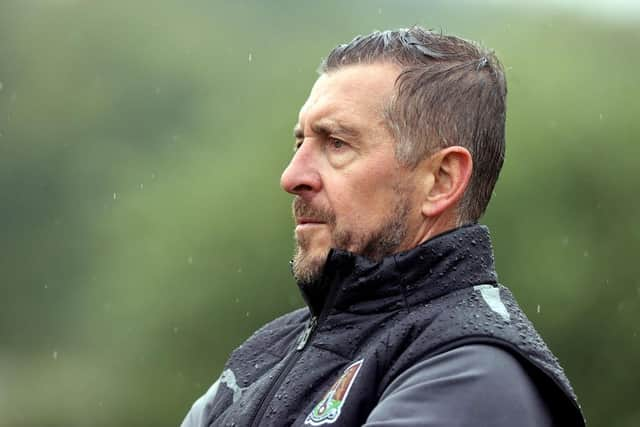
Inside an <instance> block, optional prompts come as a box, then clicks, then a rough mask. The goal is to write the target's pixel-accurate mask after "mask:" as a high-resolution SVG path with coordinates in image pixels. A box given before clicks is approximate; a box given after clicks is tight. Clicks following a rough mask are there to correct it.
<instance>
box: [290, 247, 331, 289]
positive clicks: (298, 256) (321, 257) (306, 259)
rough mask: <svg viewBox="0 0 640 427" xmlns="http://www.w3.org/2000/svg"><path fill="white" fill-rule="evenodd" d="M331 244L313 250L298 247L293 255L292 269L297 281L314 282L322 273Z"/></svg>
mask: <svg viewBox="0 0 640 427" xmlns="http://www.w3.org/2000/svg"><path fill="white" fill-rule="evenodd" d="M329 249H330V248H329V246H326V247H323V248H315V249H313V250H308V249H302V248H300V246H298V247H297V248H296V253H295V255H294V257H293V265H292V271H293V276H294V278H295V279H296V281H298V282H300V283H313V282H315V281H317V280H318V279H319V278H320V276H321V275H322V270H323V269H324V265H325V263H326V262H327V256H328V255H329Z"/></svg>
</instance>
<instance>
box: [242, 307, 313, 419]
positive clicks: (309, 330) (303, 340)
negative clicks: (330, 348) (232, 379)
mask: <svg viewBox="0 0 640 427" xmlns="http://www.w3.org/2000/svg"><path fill="white" fill-rule="evenodd" d="M317 325H318V318H317V317H315V316H312V317H311V318H310V319H309V320H308V321H307V325H306V326H305V328H304V330H303V331H302V334H301V335H300V338H298V344H297V345H296V349H295V351H294V352H292V353H291V355H290V356H289V360H287V364H286V365H285V367H284V369H282V371H281V372H280V374H278V378H277V379H276V382H275V383H274V384H273V385H272V386H271V389H270V390H269V392H268V393H267V394H266V395H264V397H263V398H262V399H261V400H260V404H259V405H258V412H257V413H256V416H255V418H254V419H253V422H252V423H251V426H252V427H254V426H258V425H259V422H260V420H262V417H263V415H264V413H265V411H266V410H267V406H269V402H271V399H273V395H274V394H275V393H276V392H277V391H278V389H279V388H280V385H281V384H282V381H284V379H285V378H286V377H287V374H288V373H289V371H291V369H292V368H293V366H294V365H295V364H296V362H297V361H298V359H300V356H301V355H302V350H304V348H305V347H306V345H307V343H308V342H309V339H310V338H311V335H312V334H313V333H314V332H315V330H316V326H317Z"/></svg>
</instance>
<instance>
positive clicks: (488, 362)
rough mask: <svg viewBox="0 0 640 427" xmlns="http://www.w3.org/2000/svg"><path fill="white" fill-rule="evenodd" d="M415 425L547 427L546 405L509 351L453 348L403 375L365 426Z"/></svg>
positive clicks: (488, 347) (484, 346)
mask: <svg viewBox="0 0 640 427" xmlns="http://www.w3.org/2000/svg"><path fill="white" fill-rule="evenodd" d="M516 420H517V421H516ZM418 421H420V422H419V424H421V425H427V426H441V425H451V426H453V425H456V426H457V425H460V426H462V425H477V426H482V425H487V426H489V425H491V426H494V427H501V426H508V425H515V424H517V425H521V426H546V425H551V419H550V412H549V409H548V407H547V404H546V403H545V402H544V399H543V398H542V396H541V395H540V392H539V390H538V389H537V387H536V385H535V383H534V382H533V380H531V378H530V377H529V375H528V374H527V372H526V370H525V368H524V366H523V365H522V364H521V363H520V361H519V360H518V359H517V358H516V357H515V356H513V355H512V354H510V353H509V352H508V351H506V350H503V349H501V348H499V347H496V346H492V345H487V344H470V345H464V346H461V347H457V348H454V349H452V350H449V351H446V352H443V353H440V354H438V355H435V356H432V357H428V358H426V359H423V360H421V361H418V362H417V363H415V364H414V365H413V366H411V367H409V368H408V369H406V370H405V371H404V372H402V373H401V374H400V375H398V376H397V377H396V378H395V379H394V380H393V381H392V382H391V383H390V384H389V385H388V386H387V388H386V389H385V391H384V393H383V394H382V397H381V399H380V401H379V403H378V405H377V406H376V407H375V408H374V410H373V411H372V412H371V414H370V417H369V419H368V424H366V425H367V426H374V425H375V426H396V425H397V426H400V425H414V423H415V422H418ZM514 423H515V424H514Z"/></svg>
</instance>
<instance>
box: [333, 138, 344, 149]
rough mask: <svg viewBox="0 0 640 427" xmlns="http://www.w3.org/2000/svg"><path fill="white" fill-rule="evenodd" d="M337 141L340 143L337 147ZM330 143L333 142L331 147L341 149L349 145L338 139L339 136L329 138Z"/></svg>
mask: <svg viewBox="0 0 640 427" xmlns="http://www.w3.org/2000/svg"><path fill="white" fill-rule="evenodd" d="M336 143H338V144H339V145H340V146H339V147H337V146H336V145H337V144H336ZM329 144H331V148H333V149H335V150H340V149H341V148H344V147H345V146H346V145H347V143H346V142H344V141H343V140H341V139H338V138H329Z"/></svg>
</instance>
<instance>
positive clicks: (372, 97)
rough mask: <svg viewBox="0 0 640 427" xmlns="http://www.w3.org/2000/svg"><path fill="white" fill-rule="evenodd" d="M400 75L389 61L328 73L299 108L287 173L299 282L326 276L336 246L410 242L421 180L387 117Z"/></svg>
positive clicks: (366, 251)
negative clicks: (406, 163)
mask: <svg viewBox="0 0 640 427" xmlns="http://www.w3.org/2000/svg"><path fill="white" fill-rule="evenodd" d="M397 75H398V69H397V68H396V67H395V66H393V65H390V64H374V65H355V66H349V67H345V68H343V69H340V70H337V71H332V72H330V73H327V74H323V75H322V76H320V78H319V79H318V80H317V81H316V83H315V85H314V86H313V88H312V90H311V93H310V95H309V98H308V99H307V101H306V102H305V104H304V105H303V107H302V109H301V110H300V114H299V118H298V123H297V124H296V126H295V130H294V133H295V139H296V143H295V153H294V155H293V158H292V159H291V162H290V163H289V165H288V167H287V168H286V169H285V171H284V172H283V174H282V178H281V186H282V188H283V189H284V190H285V191H287V192H289V193H291V194H293V195H295V198H294V200H293V214H294V218H295V221H296V228H295V240H296V252H295V256H294V265H293V270H294V275H295V276H296V279H298V280H299V281H302V282H312V281H314V280H315V279H316V278H317V277H318V276H319V275H320V273H321V271H322V268H323V266H324V263H325V261H326V258H327V255H328V253H329V249H330V248H331V247H335V248H339V249H343V250H347V251H350V252H353V253H357V254H360V255H363V256H366V257H368V258H372V259H380V258H382V257H383V256H386V255H389V254H391V253H394V252H396V251H398V250H404V249H405V248H406V246H407V245H408V240H409V236H410V235H411V231H412V227H413V226H414V225H412V224H413V223H415V222H416V221H417V219H416V216H417V212H416V211H417V209H414V208H413V206H416V203H415V200H413V199H412V197H415V196H413V194H414V193H415V191H412V190H413V189H414V187H415V185H414V182H413V180H412V177H411V172H410V171H409V170H407V169H406V168H404V167H402V166H401V165H400V164H399V163H398V161H397V160H396V157H395V151H394V150H395V142H394V140H393V137H392V136H391V133H390V132H389V130H388V129H387V127H386V126H385V122H384V116H383V108H384V106H385V104H386V103H387V102H388V100H389V97H390V96H391V95H392V93H393V85H394V81H395V78H396V77H397Z"/></svg>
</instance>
